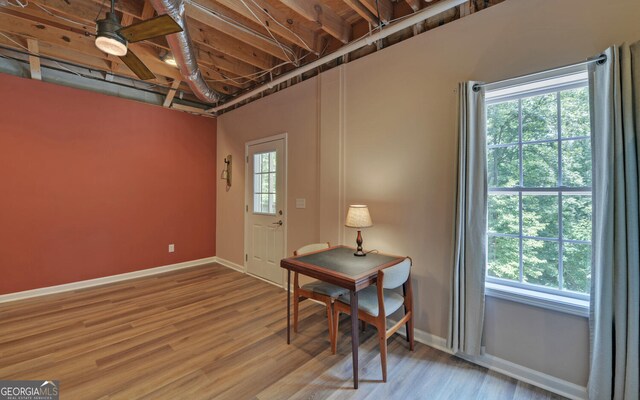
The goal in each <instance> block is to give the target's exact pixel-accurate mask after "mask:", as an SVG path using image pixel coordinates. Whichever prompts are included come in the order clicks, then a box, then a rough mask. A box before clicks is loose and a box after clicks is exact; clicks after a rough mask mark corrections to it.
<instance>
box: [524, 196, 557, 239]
mask: <svg viewBox="0 0 640 400" xmlns="http://www.w3.org/2000/svg"><path fill="white" fill-rule="evenodd" d="M522 231H523V234H524V235H525V236H537V237H548V238H558V231H559V229H558V195H523V196H522Z"/></svg>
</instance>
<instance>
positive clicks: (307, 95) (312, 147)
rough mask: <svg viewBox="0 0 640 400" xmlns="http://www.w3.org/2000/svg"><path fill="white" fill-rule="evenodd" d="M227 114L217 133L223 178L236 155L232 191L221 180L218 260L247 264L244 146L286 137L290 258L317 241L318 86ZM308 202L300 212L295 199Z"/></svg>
mask: <svg viewBox="0 0 640 400" xmlns="http://www.w3.org/2000/svg"><path fill="white" fill-rule="evenodd" d="M265 100H266V102H265V101H257V102H254V103H251V104H249V105H247V106H244V107H242V108H239V109H238V110H235V111H233V112H231V113H228V114H224V115H223V117H222V118H220V119H219V120H218V129H221V130H223V131H224V134H223V135H222V136H221V137H220V138H218V145H219V147H218V157H222V158H220V159H219V160H220V162H219V163H218V164H219V165H218V176H220V175H221V174H222V168H223V166H224V163H223V162H222V160H224V157H226V156H227V155H229V154H231V155H232V156H233V166H232V179H233V181H232V186H231V188H230V189H229V190H228V191H227V189H226V183H225V181H223V180H219V181H218V187H217V189H218V202H219V203H218V204H217V216H218V218H220V219H219V220H218V226H217V231H216V236H217V235H218V234H220V235H221V237H216V245H220V247H219V248H217V256H218V257H221V258H223V259H225V260H228V261H231V262H234V263H236V264H240V265H244V236H243V230H244V212H243V210H244V201H245V200H244V199H245V197H244V190H245V165H246V164H245V163H244V159H245V143H246V142H249V141H252V140H255V139H260V138H264V137H268V136H273V135H277V134H281V133H287V135H288V154H287V157H288V164H289V168H288V171H287V173H288V191H287V192H288V193H287V204H288V231H287V247H288V249H287V254H292V253H293V250H294V249H297V248H298V247H301V246H303V245H304V244H307V243H311V242H314V241H316V240H317V239H318V218H319V215H318V199H317V196H318V176H317V175H318V157H317V153H318V145H317V142H318V126H317V125H318V123H317V118H316V116H317V89H316V81H315V80H310V81H306V82H302V83H301V84H299V85H295V86H293V87H292V88H290V89H289V90H287V91H286V92H280V93H277V94H276V95H274V96H269V97H268V98H266V99H265ZM296 198H305V199H306V203H307V207H306V208H305V209H296V208H295V199H296Z"/></svg>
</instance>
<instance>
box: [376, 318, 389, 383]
mask: <svg viewBox="0 0 640 400" xmlns="http://www.w3.org/2000/svg"><path fill="white" fill-rule="evenodd" d="M378 341H379V342H380V363H381V364H382V381H383V382H386V381H387V336H386V332H385V331H384V330H378Z"/></svg>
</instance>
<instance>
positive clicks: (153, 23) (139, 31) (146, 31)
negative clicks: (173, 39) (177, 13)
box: [118, 14, 182, 43]
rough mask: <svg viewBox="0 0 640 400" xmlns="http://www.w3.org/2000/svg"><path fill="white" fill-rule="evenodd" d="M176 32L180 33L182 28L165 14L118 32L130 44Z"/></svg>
mask: <svg viewBox="0 0 640 400" xmlns="http://www.w3.org/2000/svg"><path fill="white" fill-rule="evenodd" d="M177 32H182V27H181V26H180V25H178V23H177V22H176V21H174V20H173V18H171V17H170V16H168V15H167V14H164V15H159V16H157V17H155V18H151V19H148V20H146V21H142V22H138V23H137V24H133V25H129V26H125V27H124V28H122V29H120V30H119V31H118V33H119V34H120V36H122V37H123V38H125V39H127V40H128V41H129V42H132V43H135V42H139V41H141V40H147V39H153V38H155V37H158V36H164V35H168V34H170V33H177Z"/></svg>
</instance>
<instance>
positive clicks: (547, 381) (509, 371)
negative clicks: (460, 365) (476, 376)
mask: <svg viewBox="0 0 640 400" xmlns="http://www.w3.org/2000/svg"><path fill="white" fill-rule="evenodd" d="M456 356H457V357H460V358H462V359H465V360H467V361H469V362H472V363H474V364H478V365H480V366H483V367H485V368H488V369H490V370H492V371H496V372H499V373H501V374H503V375H507V376H510V377H512V378H515V379H518V380H520V381H522V382H526V383H529V384H531V385H534V386H537V387H540V388H542V389H545V390H548V391H550V392H553V393H555V394H559V395H561V396H564V397H567V398H569V399H574V400H586V399H588V395H587V388H586V387H584V386H580V385H576V384H575V383H571V382H568V381H565V380H563V379H560V378H556V377H555V376H551V375H548V374H545V373H542V372H540V371H536V370H534V369H531V368H527V367H524V366H522V365H519V364H515V363H512V362H511V361H507V360H505V359H502V358H499V357H496V356H492V355H491V354H486V353H485V354H482V355H480V356H475V357H471V356H467V355H464V354H456Z"/></svg>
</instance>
